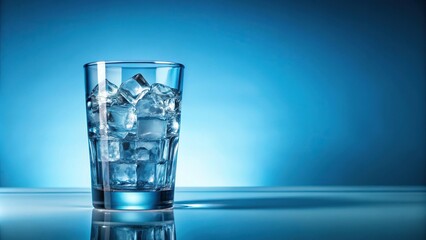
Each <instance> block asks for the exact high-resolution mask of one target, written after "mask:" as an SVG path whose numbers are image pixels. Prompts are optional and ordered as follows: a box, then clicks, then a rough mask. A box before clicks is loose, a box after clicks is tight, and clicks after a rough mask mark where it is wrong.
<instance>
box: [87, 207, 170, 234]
mask: <svg viewBox="0 0 426 240" xmlns="http://www.w3.org/2000/svg"><path fill="white" fill-rule="evenodd" d="M90 239H91V240H109V239H126V240H133V239H144V240H151V239H152V240H173V239H176V232H175V222H174V215H173V210H168V211H105V210H96V209H94V210H93V211H92V232H91V238H90Z"/></svg>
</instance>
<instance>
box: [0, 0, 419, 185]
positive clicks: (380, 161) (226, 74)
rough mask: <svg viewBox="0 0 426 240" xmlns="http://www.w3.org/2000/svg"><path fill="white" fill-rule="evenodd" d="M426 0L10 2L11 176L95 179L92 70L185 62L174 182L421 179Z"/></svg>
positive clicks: (4, 16) (7, 146) (5, 43)
mask: <svg viewBox="0 0 426 240" xmlns="http://www.w3.org/2000/svg"><path fill="white" fill-rule="evenodd" d="M424 9H425V6H424V2H423V1H415V0H410V1H392V0H389V1H378V0H377V1H376V0H373V1H330V0H327V1H310V0H303V1H260V0H258V1H243V0H239V1H161V2H155V1H132V0H131V1H121V2H120V1H68V0H65V1H53V0H42V1H24V0H2V1H1V15H0V24H1V25H0V61H1V65H0V96H1V101H0V113H1V118H0V134H1V139H0V186H3V187H4V186H6V187H88V186H90V178H89V174H90V173H89V160H88V157H89V155H88V148H87V139H86V125H85V107H84V105H85V104H84V84H83V68H82V65H83V64H84V63H86V62H90V61H94V60H138V59H144V60H170V61H176V62H181V63H184V64H185V65H186V72H185V84H184V88H185V89H184V96H183V117H182V131H181V145H180V153H179V162H178V169H177V173H178V174H177V185H178V186H269V185H352V184H353V185H390V184H396V185H421V184H425V182H426V180H425V173H424V171H425V169H426V166H425V156H426V154H425V141H426V132H425V125H424V123H425V122H426V121H425V120H426V119H425V116H426V107H425V103H426V101H425V100H426V95H425V91H426V86H425V70H424V69H425V68H424V66H425V57H426V56H425V42H426V37H425V29H426V26H425V21H424V19H425V11H424Z"/></svg>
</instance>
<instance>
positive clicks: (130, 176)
mask: <svg viewBox="0 0 426 240" xmlns="http://www.w3.org/2000/svg"><path fill="white" fill-rule="evenodd" d="M136 168H137V165H136V163H131V162H130V163H129V162H123V161H117V162H110V163H109V181H110V186H111V188H120V186H121V187H132V186H133V187H136V176H137V175H136Z"/></svg>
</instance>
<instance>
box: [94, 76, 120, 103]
mask: <svg viewBox="0 0 426 240" xmlns="http://www.w3.org/2000/svg"><path fill="white" fill-rule="evenodd" d="M117 91H118V87H117V86H116V85H115V84H114V83H112V82H110V81H108V80H107V79H105V82H102V83H99V84H98V85H96V86H95V87H94V88H93V90H92V91H91V92H90V94H89V97H88V98H87V107H88V108H89V107H90V109H91V110H92V111H97V110H98V109H99V104H111V103H112V102H113V101H114V99H115V95H116V93H117Z"/></svg>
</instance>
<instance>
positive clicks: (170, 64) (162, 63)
mask: <svg viewBox="0 0 426 240" xmlns="http://www.w3.org/2000/svg"><path fill="white" fill-rule="evenodd" d="M98 63H104V64H105V65H115V64H117V65H120V64H135V65H136V64H142V65H143V64H147V65H148V64H152V65H155V66H159V67H161V66H162V67H180V68H185V65H183V64H182V63H177V62H171V61H94V62H89V63H86V64H84V65H83V67H90V66H96V65H97V64H98Z"/></svg>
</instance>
